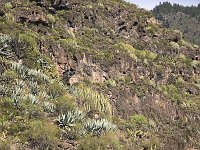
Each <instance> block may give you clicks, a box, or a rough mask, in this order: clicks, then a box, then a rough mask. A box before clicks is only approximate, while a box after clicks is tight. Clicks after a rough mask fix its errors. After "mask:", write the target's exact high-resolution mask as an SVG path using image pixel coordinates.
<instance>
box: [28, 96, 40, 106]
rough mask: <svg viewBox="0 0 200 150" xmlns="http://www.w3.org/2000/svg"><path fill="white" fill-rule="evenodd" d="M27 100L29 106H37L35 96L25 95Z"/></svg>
mask: <svg viewBox="0 0 200 150" xmlns="http://www.w3.org/2000/svg"><path fill="white" fill-rule="evenodd" d="M27 99H28V100H29V101H30V102H31V104H33V105H34V104H38V103H39V101H38V100H37V98H36V96H34V95H33V94H28V95H27Z"/></svg>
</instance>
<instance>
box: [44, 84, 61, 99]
mask: <svg viewBox="0 0 200 150" xmlns="http://www.w3.org/2000/svg"><path fill="white" fill-rule="evenodd" d="M47 93H48V95H49V96H51V98H53V99H56V98H59V97H60V96H63V95H64V94H65V89H64V87H63V86H62V85H60V84H59V82H57V81H54V82H53V83H51V84H49V86H48V89H47Z"/></svg>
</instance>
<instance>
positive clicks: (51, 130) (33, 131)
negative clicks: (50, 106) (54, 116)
mask: <svg viewBox="0 0 200 150" xmlns="http://www.w3.org/2000/svg"><path fill="white" fill-rule="evenodd" d="M29 126H30V127H29V129H28V130H27V131H26V133H24V135H23V137H22V138H23V140H24V141H29V143H30V145H31V146H32V147H38V148H40V149H46V148H50V147H53V146H54V145H55V144H56V142H57V137H58V132H59V130H58V127H57V126H56V125H54V124H53V123H48V122H42V121H40V120H33V121H32V122H30V123H29Z"/></svg>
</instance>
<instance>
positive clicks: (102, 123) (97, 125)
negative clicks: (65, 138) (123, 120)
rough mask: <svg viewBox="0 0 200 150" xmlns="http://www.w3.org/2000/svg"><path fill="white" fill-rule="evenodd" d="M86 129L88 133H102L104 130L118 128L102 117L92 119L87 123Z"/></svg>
mask: <svg viewBox="0 0 200 150" xmlns="http://www.w3.org/2000/svg"><path fill="white" fill-rule="evenodd" d="M84 129H85V130H86V132H87V133H92V134H95V135H101V134H102V133H103V132H106V131H115V130H117V126H116V125H114V124H113V123H111V122H109V121H108V120H106V119H100V120H94V119H91V120H88V121H87V122H86V123H85V125H84Z"/></svg>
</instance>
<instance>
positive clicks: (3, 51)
mask: <svg viewBox="0 0 200 150" xmlns="http://www.w3.org/2000/svg"><path fill="white" fill-rule="evenodd" d="M10 41H11V38H10V37H9V36H7V35H0V55H2V56H6V57H10V56H11V55H12V49H11V46H10V45H9V43H10Z"/></svg>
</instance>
